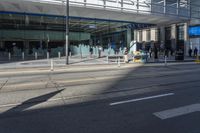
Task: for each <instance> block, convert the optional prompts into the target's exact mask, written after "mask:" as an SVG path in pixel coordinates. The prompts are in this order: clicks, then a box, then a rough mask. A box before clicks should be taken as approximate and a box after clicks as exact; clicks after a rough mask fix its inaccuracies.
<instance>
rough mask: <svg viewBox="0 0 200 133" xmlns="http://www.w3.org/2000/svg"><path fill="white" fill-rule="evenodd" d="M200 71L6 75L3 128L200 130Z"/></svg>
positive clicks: (88, 132)
mask: <svg viewBox="0 0 200 133" xmlns="http://www.w3.org/2000/svg"><path fill="white" fill-rule="evenodd" d="M199 74H200V68H199V65H175V66H168V67H163V66H156V67H154V66H150V67H146V66H143V67H137V68H128V69H119V70H107V71H92V72H90V71H87V72H78V73H56V72H55V73H51V74H50V73H47V74H34V75H28V74H27V75H26V74H25V75H23V74H19V75H13V76H12V75H9V76H7V77H6V76H2V77H0V81H1V85H2V87H1V93H0V112H1V114H0V133H133V132H134V133H200V126H199V125H200V124H199V123H200V106H199V104H200V89H199V88H200V84H199V83H200V79H199ZM41 80H42V81H41ZM39 81H41V82H39ZM69 81H70V82H69ZM27 83H28V84H27ZM42 83H43V84H42ZM43 85H44V86H45V87H43ZM14 86H16V87H14Z"/></svg>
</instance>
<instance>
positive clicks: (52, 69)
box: [51, 59, 54, 71]
mask: <svg viewBox="0 0 200 133" xmlns="http://www.w3.org/2000/svg"><path fill="white" fill-rule="evenodd" d="M51 71H54V64H53V59H51Z"/></svg>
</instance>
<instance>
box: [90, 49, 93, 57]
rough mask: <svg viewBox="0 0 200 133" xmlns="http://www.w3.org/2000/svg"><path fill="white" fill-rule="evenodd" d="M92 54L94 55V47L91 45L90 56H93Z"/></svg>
mask: <svg viewBox="0 0 200 133" xmlns="http://www.w3.org/2000/svg"><path fill="white" fill-rule="evenodd" d="M92 55H93V48H92V47H90V58H92Z"/></svg>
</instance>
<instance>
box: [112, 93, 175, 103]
mask: <svg viewBox="0 0 200 133" xmlns="http://www.w3.org/2000/svg"><path fill="white" fill-rule="evenodd" d="M172 95H174V93H167V94H161V95H156V96H150V97H144V98H138V99H132V100H126V101H120V102H114V103H110V106H114V105H119V104H125V103H131V102H137V101H142V100H148V99H155V98H160V97H166V96H172Z"/></svg>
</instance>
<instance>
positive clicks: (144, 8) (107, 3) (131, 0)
mask: <svg viewBox="0 0 200 133" xmlns="http://www.w3.org/2000/svg"><path fill="white" fill-rule="evenodd" d="M17 1H19V2H20V1H26V2H36V3H46V4H55V5H64V4H65V2H66V0H16V2H17ZM70 6H78V7H85V8H98V9H104V10H114V11H120V12H130V13H138V14H163V15H173V16H178V17H185V18H200V6H198V5H191V4H190V3H188V2H179V3H178V2H171V3H169V2H166V0H162V1H159V2H151V1H148V0H70Z"/></svg>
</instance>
